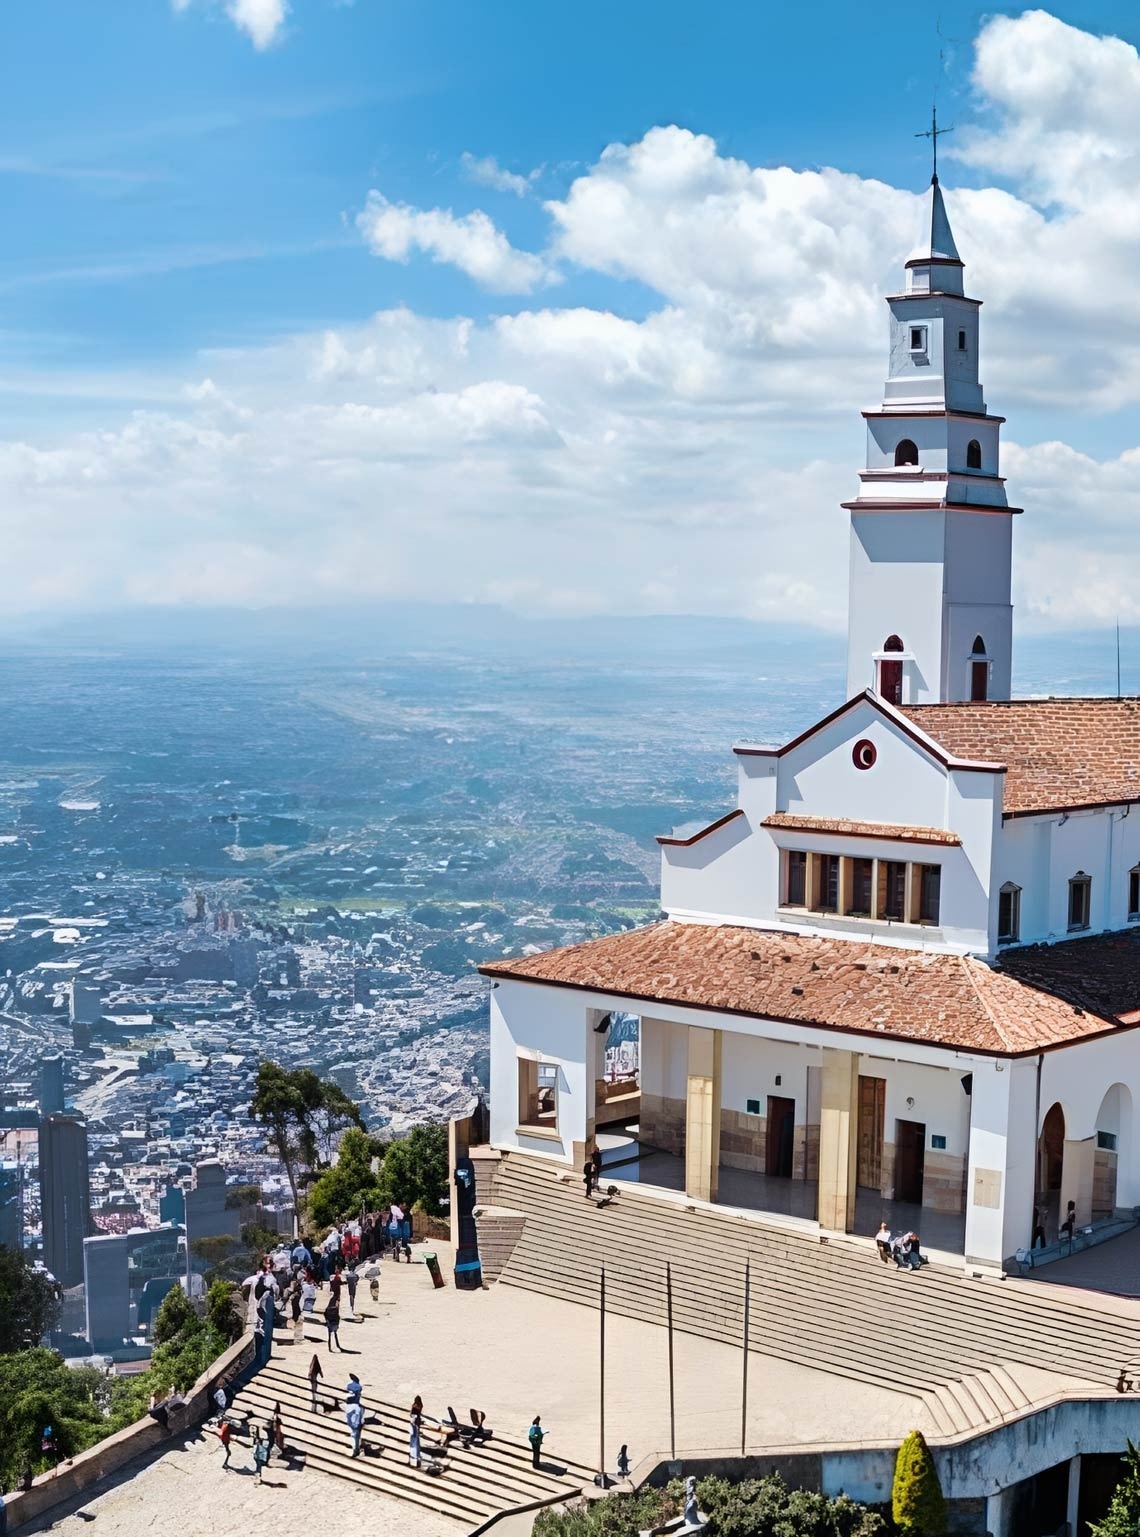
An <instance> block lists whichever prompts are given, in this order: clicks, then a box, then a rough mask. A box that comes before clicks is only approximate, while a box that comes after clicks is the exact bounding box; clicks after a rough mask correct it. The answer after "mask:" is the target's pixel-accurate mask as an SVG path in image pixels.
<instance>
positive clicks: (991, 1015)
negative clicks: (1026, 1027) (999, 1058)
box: [959, 954, 1014, 1052]
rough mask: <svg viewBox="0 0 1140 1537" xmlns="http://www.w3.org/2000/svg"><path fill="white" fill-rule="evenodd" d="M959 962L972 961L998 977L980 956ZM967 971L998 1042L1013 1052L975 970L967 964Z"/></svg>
mask: <svg viewBox="0 0 1140 1537" xmlns="http://www.w3.org/2000/svg"><path fill="white" fill-rule="evenodd" d="M959 960H962V961H965V962H967V963H968V962H970V961H975V962H977V964H978V965H979V966H980V967H981V968H982V970H983V971H986V972H988V973H989V974H990V976H994V975H996V968H995V967H993V966H991V965H989V963H988V962H986V961H983V960H981V958H980V957H979V956H976V955H969V954H967V955H962V956H959ZM965 971H966V976H967V977H968V978H969V981H970V986H971V988H972V989H973V992H974V997H975V998H976V999H977V1000H978V1002H979V1004H980V1005H981V1007H982V1010H983V1012H984V1013H985V1016H986V1018H987V1019H988V1020H989V1022H990V1024H991V1025H992V1026H993V1028H994V1034H995V1035H996V1036H997V1038H998V1040H999V1041H1000V1042H1001V1043H1002V1045H1003V1046H1004V1047H1005V1048H1006V1050H1007V1051H1010V1052H1012V1051H1013V1050H1014V1047H1013V1044H1012V1042H1011V1041H1010V1039H1009V1036H1008V1035H1007V1034H1006V1032H1005V1030H1004V1029H1003V1028H1002V1025H1001V1021H1000V1020H999V1019H998V1017H997V1015H996V1014H995V1012H994V1010H993V1009H992V1008H991V1006H990V1003H989V1000H988V999H987V997H986V995H985V994H984V993H983V992H982V990H981V988H980V987H979V986H978V979H977V977H976V976H975V975H974V968H973V967H972V966H970V965H969V964H967V965H966V967H965Z"/></svg>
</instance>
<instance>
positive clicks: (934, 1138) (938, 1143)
mask: <svg viewBox="0 0 1140 1537" xmlns="http://www.w3.org/2000/svg"><path fill="white" fill-rule="evenodd" d="M930 1146H931V1148H932V1149H933V1151H934V1152H936V1153H944V1152H945V1151H946V1138H945V1137H940V1136H939V1135H938V1133H937V1132H932V1133H931V1136H930Z"/></svg>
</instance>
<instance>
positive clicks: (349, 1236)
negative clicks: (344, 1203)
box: [340, 1222, 360, 1266]
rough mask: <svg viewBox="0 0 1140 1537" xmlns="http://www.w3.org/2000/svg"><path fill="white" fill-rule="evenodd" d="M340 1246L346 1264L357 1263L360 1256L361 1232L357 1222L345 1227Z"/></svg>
mask: <svg viewBox="0 0 1140 1537" xmlns="http://www.w3.org/2000/svg"><path fill="white" fill-rule="evenodd" d="M340 1247H341V1253H342V1254H343V1255H344V1262H345V1264H346V1265H348V1266H352V1265H355V1264H356V1262H357V1260H358V1259H359V1258H360V1232H359V1229H358V1226H357V1224H356V1223H355V1222H350V1223H349V1224H348V1226H347V1227H346V1228H345V1230H344V1237H343V1238H342V1239H341V1246H340Z"/></svg>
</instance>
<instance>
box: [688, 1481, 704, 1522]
mask: <svg viewBox="0 0 1140 1537" xmlns="http://www.w3.org/2000/svg"><path fill="white" fill-rule="evenodd" d="M685 1525H686V1527H689V1528H691V1529H692V1530H693V1531H696V1530H698V1529H699V1528H700V1527H702V1526H703V1525H704V1522H703V1521H702V1520H701V1513H700V1511H699V1510H698V1509H697V1480H696V1479H695V1478H694V1476H693V1475H692V1474H691V1473H690V1474H689V1476H688V1478H686V1480H685Z"/></svg>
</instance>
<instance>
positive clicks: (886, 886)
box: [482, 178, 1140, 1270]
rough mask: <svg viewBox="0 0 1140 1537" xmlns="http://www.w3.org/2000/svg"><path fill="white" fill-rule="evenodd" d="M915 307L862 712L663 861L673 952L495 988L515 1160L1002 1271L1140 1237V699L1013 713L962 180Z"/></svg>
mask: <svg viewBox="0 0 1140 1537" xmlns="http://www.w3.org/2000/svg"><path fill="white" fill-rule="evenodd" d="M887 305H888V308H889V311H890V365H889V377H888V379H887V383H886V388H885V391H884V395H883V400H882V403H881V405H879V406H878V407H877V408H876V409H875V410H871V411H865V412H864V413H863V414H864V416H865V418H866V421H867V464H866V468H865V469H863V470H862V471H861V472H860V487H859V494H858V496H857V497H856V498H855V500H853V501H851V502H848V503H845V504H844V505H845V507H846V508H847V509H848V511H849V513H850V518H851V563H850V612H849V626H848V685H847V693H848V696H849V697H848V700H847V703H846V704H844V705H842V706H841V707H840V708H839V709H838V710H835V711H834V712H833V713H832V714H830V715H828V716H827V717H825V718H824V719H823V720H820V721H817V722H816V723H815V724H814V725H812V726H810V727H808V728H807V729H806V730H805V731H803V732H802V733H801V734H800V735H799V736H797V737H795V738H794V739H793V740H792V741H790V742H785V743H783V744H782V745H770V744H759V743H752V742H742V743H739V744H737V745H736V746H735V747H734V748H733V752H734V754H735V757H736V763H737V772H738V791H737V797H736V802H735V804H734V805H732V806H730V807H728V808H727V809H726V810H725V811H724V813H723V814H722V815H719V816H717V817H716V819H715V820H713V821H711V822H709V823H708V824H707V825H696V826H691V827H684V828H681V829H677V830H675V831H674V832H673V833H672V834H671V835H669V836H663V837H661V838H659V840H658V842H659V843H660V845H661V861H662V864H661V906H662V908H663V911H664V915H665V916H664V918H663V920H662V921H660V922H658V923H656V924H653V925H652V926H650V927H648V928H643V929H640V930H636V931H633V932H626V933H621V934H617V935H612V936H609V937H606V938H603V939H598V940H594V941H591V942H589V943H585V944H580V945H574V946H570V947H567V948H563V949H559V950H553V951H549V952H547V953H545V954H541V955H533V956H527V957H524V958H521V959H516V960H504V961H497V962H492V963H488V964H487V965H485V966H484V967H483V968H482V970H483V973H484V975H486V976H487V977H488V978H490V980H491V983H492V991H491V1141H492V1143H493V1144H494V1145H495V1146H498V1147H503V1148H519V1149H523V1150H526V1151H528V1152H531V1153H539V1154H545V1155H547V1156H549V1157H550V1158H551V1159H553V1160H559V1161H561V1162H563V1163H565V1164H567V1165H572V1166H574V1167H575V1168H576V1169H578V1170H579V1171H580V1170H581V1167H582V1164H583V1161H584V1159H585V1157H586V1156H587V1154H588V1152H589V1150H590V1149H591V1148H592V1147H593V1146H594V1145H595V1138H596V1137H599V1136H600V1137H601V1141H602V1146H603V1148H607V1146H608V1145H612V1147H613V1148H614V1150H615V1151H616V1152H621V1151H622V1149H623V1148H624V1149H625V1150H626V1153H627V1155H628V1156H627V1157H624V1158H622V1160H621V1162H620V1166H619V1164H618V1163H617V1162H615V1165H614V1168H613V1178H615V1179H619V1180H620V1179H621V1178H622V1177H623V1176H624V1177H627V1178H636V1179H637V1180H639V1181H640V1182H641V1184H642V1186H644V1187H650V1186H653V1185H655V1184H656V1185H660V1186H661V1187H663V1188H665V1189H671V1190H674V1191H677V1190H683V1191H684V1192H686V1194H687V1195H688V1196H689V1197H690V1198H691V1200H692V1201H694V1202H719V1203H721V1204H725V1205H728V1206H732V1207H737V1208H740V1209H742V1210H752V1211H760V1212H770V1213H773V1214H780V1216H781V1217H782V1219H783V1220H788V1221H792V1222H796V1223H800V1224H811V1225H816V1226H817V1227H818V1230H819V1232H820V1233H821V1234H828V1233H854V1232H858V1233H867V1234H870V1233H873V1232H874V1231H875V1229H876V1227H877V1226H878V1223H879V1221H880V1219H881V1218H884V1217H885V1218H886V1220H887V1222H888V1224H890V1225H892V1226H896V1227H897V1226H899V1225H902V1224H905V1225H906V1226H908V1227H914V1228H916V1229H917V1231H918V1232H919V1233H920V1234H921V1236H922V1238H923V1240H924V1242H925V1243H926V1244H927V1246H928V1247H932V1248H934V1249H940V1250H948V1251H951V1252H954V1253H958V1254H961V1255H962V1256H963V1258H964V1262H965V1264H966V1265H967V1267H969V1268H972V1269H975V1270H977V1269H982V1270H997V1269H998V1268H1000V1267H1001V1266H1002V1265H1003V1263H1008V1262H1009V1261H1010V1259H1011V1257H1012V1256H1013V1255H1015V1253H1016V1252H1017V1251H1018V1250H1019V1249H1025V1248H1028V1247H1029V1246H1030V1244H1031V1241H1032V1238H1033V1234H1034V1230H1035V1228H1038V1227H1043V1228H1044V1229H1045V1239H1046V1241H1047V1242H1049V1243H1054V1242H1056V1240H1057V1238H1058V1230H1059V1228H1060V1227H1061V1225H1062V1224H1063V1223H1064V1221H1065V1216H1066V1214H1067V1213H1068V1211H1069V1203H1070V1202H1072V1203H1073V1206H1074V1212H1075V1222H1076V1224H1077V1226H1078V1228H1080V1229H1084V1228H1088V1227H1090V1226H1094V1225H1095V1224H1098V1223H1102V1222H1107V1221H1110V1220H1112V1219H1113V1218H1114V1216H1116V1215H1119V1214H1121V1213H1122V1212H1124V1213H1127V1214H1128V1215H1131V1212H1132V1208H1133V1207H1137V1206H1140V1137H1138V1136H1136V1135H1135V1134H1134V1123H1135V1115H1136V1109H1135V1106H1136V1104H1137V1103H1138V1102H1140V1035H1137V1033H1136V1030H1137V1026H1138V1025H1140V700H1138V699H1108V698H1095V699H1089V698H1085V699H1072V698H1049V699H1032V700H1013V699H1011V698H1010V686H1011V651H1012V605H1011V601H1010V597H1011V593H1010V586H1011V551H1012V532H1013V520H1014V517H1015V516H1016V514H1017V512H1018V509H1017V508H1014V507H1011V506H1009V505H1008V502H1007V500H1006V494H1005V484H1004V481H1003V479H1002V476H1001V473H1000V469H1001V465H1000V447H999V439H1000V429H1001V423H1002V418H1001V417H1000V416H993V415H991V414H990V413H989V411H988V410H987V408H986V404H985V401H984V399H983V396H982V386H981V384H980V383H979V375H978V364H979V326H978V317H979V308H980V301H978V300H976V299H970V298H967V297H966V295H965V291H964V285H963V264H962V261H961V260H960V258H959V255H958V251H957V248H956V246H955V243H954V237H953V234H952V232H951V228H950V223H949V219H948V217H947V213H946V208H945V204H944V201H943V197H942V192H941V189H940V188H939V185H938V182H937V178H936V179H935V181H934V183H933V191H932V197H931V211H930V234H929V244H928V245H927V244H926V242H925V240H924V242H923V247H922V249H921V250H920V252H919V254H917V255H915V256H914V257H912V259H911V260H909V261H908V262H907V264H906V281H905V289H904V291H903V292H901V293H899V294H896V295H893V296H891V297H890V298H888V300H887ZM1134 813H1135V814H1134ZM615 1013H620V1014H633V1015H636V1016H638V1019H639V1031H640V1071H639V1078H638V1081H637V1083H636V1084H635V1085H633V1086H632V1088H633V1090H634V1091H635V1092H632V1093H630V1092H626V1093H625V1094H624V1095H622V1096H620V1099H619V1098H617V1097H615V1096H614V1095H613V1094H612V1092H611V1091H612V1088H613V1085H610V1084H607V1083H606V1081H605V1077H604V1072H603V1062H604V1050H605V1044H606V1034H607V1029H608V1026H609V1022H610V1018H611V1016H613V1015H614V1014H615ZM629 1087H630V1086H627V1088H629ZM619 1104H620V1105H621V1106H622V1107H624V1108H622V1109H621V1113H622V1114H623V1115H624V1116H625V1122H624V1129H623V1131H622V1134H621V1135H620V1136H618V1137H615V1138H612V1139H611V1138H608V1137H607V1136H606V1135H605V1134H603V1133H602V1132H601V1128H602V1127H604V1126H607V1125H609V1124H610V1123H612V1122H614V1120H615V1117H616V1116H617V1115H618V1112H619ZM606 1157H607V1160H609V1158H610V1153H609V1152H608V1151H607V1153H606Z"/></svg>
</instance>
